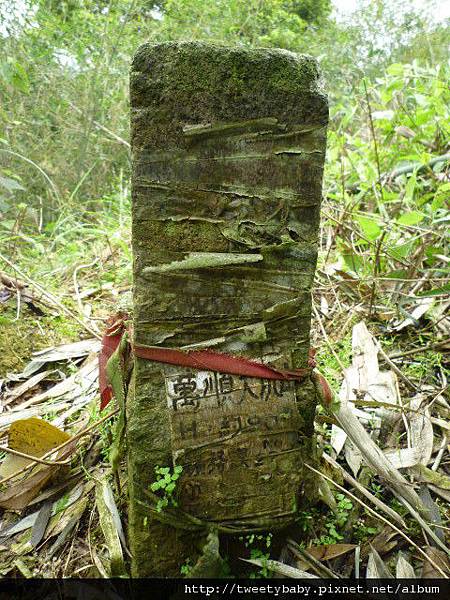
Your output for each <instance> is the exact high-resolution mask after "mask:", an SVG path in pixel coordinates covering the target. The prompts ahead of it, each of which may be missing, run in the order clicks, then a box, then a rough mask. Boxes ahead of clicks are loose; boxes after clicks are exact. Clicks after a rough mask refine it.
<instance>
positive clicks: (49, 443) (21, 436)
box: [0, 417, 70, 483]
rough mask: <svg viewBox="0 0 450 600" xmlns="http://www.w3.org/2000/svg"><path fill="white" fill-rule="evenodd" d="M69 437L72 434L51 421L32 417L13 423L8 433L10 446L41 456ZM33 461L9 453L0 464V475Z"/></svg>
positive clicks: (10, 472)
mask: <svg viewBox="0 0 450 600" xmlns="http://www.w3.org/2000/svg"><path fill="white" fill-rule="evenodd" d="M68 439H70V435H68V434H67V433H65V432H64V431H61V430H60V429H58V428H57V427H55V426H54V425H52V424H51V423H48V422H47V421H44V420H43V419H38V418H36V417H31V418H29V419H20V420H18V421H15V422H14V423H12V424H11V427H10V428H9V433H8V447H9V448H11V449H12V450H18V451H19V452H23V453H24V454H29V455H30V456H36V457H37V458H39V457H40V456H43V455H44V454H45V453H46V452H48V451H49V450H51V449H52V448H56V446H59V445H60V444H62V443H63V442H65V441H67V440H68ZM31 462H32V461H31V460H30V459H28V458H24V457H21V456H15V455H13V454H8V455H7V456H6V458H5V459H4V460H3V462H2V464H1V465H0V477H1V478H5V477H8V476H9V475H12V474H13V473H15V472H16V471H19V470H20V469H22V468H23V467H25V466H27V465H29V464H30V463H31ZM0 483H1V480H0Z"/></svg>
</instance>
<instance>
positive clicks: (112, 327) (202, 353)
mask: <svg viewBox="0 0 450 600" xmlns="http://www.w3.org/2000/svg"><path fill="white" fill-rule="evenodd" d="M127 319H128V316H127V315H123V314H119V315H117V316H115V317H113V318H111V319H110V320H109V322H108V327H107V329H106V331H105V334H104V336H103V339H102V348H101V351H100V357H99V386H100V398H101V403H100V410H103V409H104V408H105V406H107V405H108V403H109V402H110V400H111V398H112V396H113V390H112V387H111V385H109V383H108V381H107V376H106V363H107V362H108V360H109V358H110V356H111V355H112V354H113V353H114V352H115V350H116V349H117V347H118V345H119V343H120V340H121V339H122V335H123V333H124V331H125V330H126V324H125V321H126V320H127ZM133 353H134V354H135V356H138V357H139V358H144V359H146V360H152V361H155V362H161V363H167V364H170V365H179V366H180V367H188V368H192V369H198V370H205V371H218V372H219V373H228V374H230V375H242V376H244V377H256V378H258V379H278V380H280V379H289V380H293V379H294V380H300V379H304V378H305V377H306V376H308V375H310V374H311V369H312V368H314V367H315V360H314V354H315V350H313V349H311V351H310V358H309V361H308V364H309V368H307V369H294V370H291V371H288V370H284V369H275V368H273V367H270V366H268V365H265V364H263V363H260V362H257V361H255V360H250V359H249V358H245V357H243V356H231V355H229V354H224V353H222V352H216V351H214V350H190V351H183V350H178V349H175V348H158V347H153V346H139V345H137V344H135V345H134V346H133ZM317 377H318V380H319V384H320V385H321V386H322V389H323V392H324V399H325V401H326V402H327V403H329V402H331V398H332V393H331V390H330V388H329V386H328V383H327V381H326V380H325V378H324V377H323V376H322V375H320V374H317Z"/></svg>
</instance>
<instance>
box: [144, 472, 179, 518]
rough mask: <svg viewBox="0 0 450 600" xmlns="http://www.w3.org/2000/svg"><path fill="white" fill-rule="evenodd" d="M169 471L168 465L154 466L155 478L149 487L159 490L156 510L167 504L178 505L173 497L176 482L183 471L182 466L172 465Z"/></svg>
mask: <svg viewBox="0 0 450 600" xmlns="http://www.w3.org/2000/svg"><path fill="white" fill-rule="evenodd" d="M170 471H171V468H170V467H158V466H157V467H155V473H156V476H157V479H156V481H154V482H153V483H152V485H151V486H150V489H151V491H152V492H157V491H160V492H161V494H162V496H161V497H160V498H159V499H158V502H157V504H156V510H157V511H158V512H161V511H162V510H163V509H164V508H166V507H167V506H174V507H176V506H178V502H177V500H176V498H175V488H176V482H177V480H178V479H179V477H180V475H181V473H182V471H183V467H182V466H181V465H177V466H176V467H174V469H173V473H171V472H170Z"/></svg>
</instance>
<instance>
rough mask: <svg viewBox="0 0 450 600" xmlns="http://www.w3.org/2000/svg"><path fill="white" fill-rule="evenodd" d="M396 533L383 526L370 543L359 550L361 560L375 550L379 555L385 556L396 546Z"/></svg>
mask: <svg viewBox="0 0 450 600" xmlns="http://www.w3.org/2000/svg"><path fill="white" fill-rule="evenodd" d="M397 535H398V534H397V533H396V532H395V531H394V530H393V529H391V527H388V526H387V525H385V526H384V527H383V529H382V530H381V531H380V533H378V534H377V535H376V536H375V537H374V538H373V539H372V540H371V541H370V542H367V543H365V544H364V545H363V547H362V548H361V558H365V557H366V556H368V555H369V554H370V552H371V550H376V551H377V552H378V553H379V554H387V553H388V552H391V550H393V549H394V548H395V547H396V546H397V540H396V537H397Z"/></svg>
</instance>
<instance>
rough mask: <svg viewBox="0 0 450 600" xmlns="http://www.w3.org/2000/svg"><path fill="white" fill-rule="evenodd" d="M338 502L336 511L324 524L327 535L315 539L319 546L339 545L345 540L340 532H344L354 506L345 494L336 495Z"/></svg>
mask: <svg viewBox="0 0 450 600" xmlns="http://www.w3.org/2000/svg"><path fill="white" fill-rule="evenodd" d="M336 500H337V508H336V511H335V513H333V515H332V516H331V517H330V519H328V520H327V521H326V522H325V524H324V527H325V529H326V530H327V533H326V534H322V535H321V536H320V537H319V538H315V540H314V543H315V544H317V545H324V546H328V545H330V544H337V543H338V542H340V541H341V540H342V539H343V536H342V534H341V533H340V530H342V528H343V527H344V525H345V524H346V522H347V519H348V514H349V511H350V510H351V509H352V508H353V504H352V502H351V501H350V500H349V499H348V498H347V496H345V494H336Z"/></svg>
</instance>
